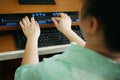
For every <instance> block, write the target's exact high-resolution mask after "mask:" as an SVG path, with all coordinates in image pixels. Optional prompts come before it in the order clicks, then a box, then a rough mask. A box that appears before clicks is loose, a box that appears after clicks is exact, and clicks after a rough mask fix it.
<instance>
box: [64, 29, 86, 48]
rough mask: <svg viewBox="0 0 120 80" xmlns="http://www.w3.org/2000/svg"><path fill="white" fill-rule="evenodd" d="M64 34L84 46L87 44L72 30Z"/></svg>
mask: <svg viewBox="0 0 120 80" xmlns="http://www.w3.org/2000/svg"><path fill="white" fill-rule="evenodd" d="M64 35H65V36H66V37H67V38H68V40H69V41H70V42H76V43H77V44H78V45H80V46H84V45H85V44H86V42H85V41H84V40H83V39H82V38H80V37H79V36H78V35H77V34H76V33H75V32H74V31H72V30H71V31H69V32H65V33H64Z"/></svg>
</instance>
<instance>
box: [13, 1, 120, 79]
mask: <svg viewBox="0 0 120 80" xmlns="http://www.w3.org/2000/svg"><path fill="white" fill-rule="evenodd" d="M119 7H120V1H119V0H109V1H108V0H84V1H83V6H82V9H81V10H80V28H81V30H82V32H83V34H84V37H85V39H86V41H84V40H82V39H81V38H80V37H78V35H77V34H76V33H75V32H74V31H73V30H72V29H71V18H70V16H68V15H67V14H64V13H60V14H59V15H58V17H53V18H52V20H53V22H54V24H55V26H56V28H57V29H58V30H59V31H60V32H62V33H63V34H64V35H65V36H66V37H67V38H68V39H69V40H70V42H76V44H71V46H70V47H69V48H68V49H67V50H66V51H64V52H63V53H62V54H57V55H55V56H53V57H51V58H45V59H44V60H43V61H41V62H39V59H38V47H37V44H38V37H39V35H40V29H39V25H38V23H37V22H36V21H35V20H34V18H33V17H32V18H31V21H30V20H29V19H28V17H25V18H23V19H22V21H20V25H21V28H22V30H23V32H24V34H25V36H26V37H27V43H26V48H25V52H24V55H23V59H22V63H21V66H20V67H19V68H18V69H17V70H16V72H15V80H120V76H119V75H120V37H119V34H120V32H119V30H120V26H119V19H120V12H119V11H118V10H119Z"/></svg>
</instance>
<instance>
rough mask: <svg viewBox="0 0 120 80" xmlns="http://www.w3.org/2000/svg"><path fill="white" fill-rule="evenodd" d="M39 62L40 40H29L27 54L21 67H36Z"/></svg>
mask: <svg viewBox="0 0 120 80" xmlns="http://www.w3.org/2000/svg"><path fill="white" fill-rule="evenodd" d="M38 62H39V57H38V39H34V38H33V39H27V42H26V47H25V52H24V55H23V59H22V64H21V65H26V64H30V65H34V64H37V63H38Z"/></svg>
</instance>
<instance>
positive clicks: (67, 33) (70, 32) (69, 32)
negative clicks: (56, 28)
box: [63, 30, 74, 36]
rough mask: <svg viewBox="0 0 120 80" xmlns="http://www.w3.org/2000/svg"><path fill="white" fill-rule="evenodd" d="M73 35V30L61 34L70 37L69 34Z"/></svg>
mask: <svg viewBox="0 0 120 80" xmlns="http://www.w3.org/2000/svg"><path fill="white" fill-rule="evenodd" d="M73 33H74V31H73V30H66V31H65V32H63V34H64V35H65V36H68V35H71V34H73Z"/></svg>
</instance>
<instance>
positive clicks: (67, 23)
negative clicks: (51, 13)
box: [52, 13, 72, 34]
mask: <svg viewBox="0 0 120 80" xmlns="http://www.w3.org/2000/svg"><path fill="white" fill-rule="evenodd" d="M52 20H53V23H54V24H55V26H56V28H57V29H58V30H59V31H60V32H62V33H63V34H68V32H70V31H72V29H71V23H72V21H71V18H70V16H68V15H67V14H64V13H60V14H59V15H58V17H53V18H52Z"/></svg>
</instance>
